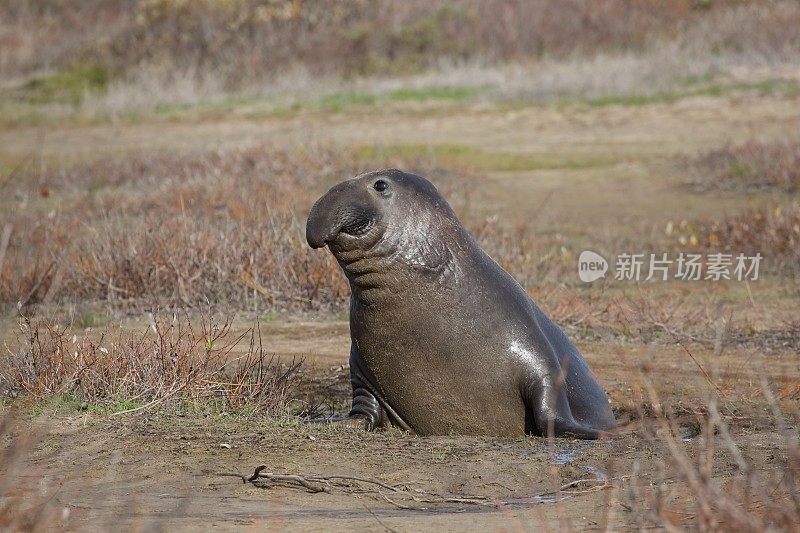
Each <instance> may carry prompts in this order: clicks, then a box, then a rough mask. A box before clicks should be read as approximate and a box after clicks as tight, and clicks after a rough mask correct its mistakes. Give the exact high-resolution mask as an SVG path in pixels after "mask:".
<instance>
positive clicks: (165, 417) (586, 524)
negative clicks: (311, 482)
mask: <svg viewBox="0 0 800 533" xmlns="http://www.w3.org/2000/svg"><path fill="white" fill-rule="evenodd" d="M262 334H263V336H264V341H265V343H266V345H267V346H269V347H271V348H272V349H273V350H274V351H275V353H277V354H279V355H282V356H284V357H288V356H291V355H294V354H296V353H297V352H305V353H307V354H308V364H307V367H306V374H305V376H304V378H303V386H302V389H303V390H304V391H305V394H306V395H307V398H309V399H311V400H312V401H314V400H316V401H321V400H333V401H334V402H336V403H338V404H342V403H346V401H347V398H348V393H349V391H348V385H347V368H346V356H345V354H346V347H347V342H348V340H347V330H346V323H343V322H321V323H319V324H315V323H313V322H306V323H279V322H276V323H272V324H270V325H269V326H268V327H265V328H263V329H262ZM315 346H316V347H319V348H315ZM580 348H581V349H582V350H583V352H584V353H585V355H586V358H587V360H588V361H589V363H590V364H591V365H592V367H593V368H594V369H595V371H596V372H597V374H598V375H599V376H601V377H602V381H603V384H604V385H605V387H606V389H607V390H608V391H609V394H610V397H611V399H612V402H613V404H614V407H615V409H616V411H617V414H618V416H619V418H620V419H623V420H624V419H627V418H630V417H632V416H633V417H636V416H637V415H636V414H635V413H633V412H632V411H633V410H634V408H633V406H634V405H636V404H637V401H636V398H637V393H640V392H641V391H642V390H644V388H645V385H646V383H648V382H651V383H653V385H654V387H655V389H656V390H657V392H658V394H659V396H660V397H661V399H662V401H663V402H664V404H665V405H666V404H671V405H672V406H673V408H674V410H675V412H677V413H678V418H677V420H678V430H677V431H678V439H679V440H678V442H679V443H680V445H681V446H683V448H684V449H685V450H686V451H687V453H689V455H690V456H693V457H695V456H698V455H701V454H702V452H703V451H704V450H706V445H707V441H706V440H704V437H703V435H702V434H701V432H700V428H699V425H698V422H697V420H698V419H697V417H696V416H695V413H697V414H699V413H702V412H704V411H705V410H706V406H707V398H709V397H710V394H711V390H712V385H710V384H709V383H708V382H707V381H706V378H705V377H704V375H703V373H702V372H701V370H700V369H699V367H698V364H699V365H701V366H702V367H703V368H704V369H705V370H706V371H707V372H709V374H712V375H715V376H717V378H716V380H715V381H714V382H715V383H717V384H718V386H719V387H720V392H721V396H720V400H719V401H720V403H721V405H722V406H723V412H726V413H728V414H727V415H726V421H727V422H728V423H729V424H730V425H731V431H732V434H733V436H734V439H735V441H736V442H737V444H738V445H739V446H740V447H741V449H742V450H743V453H744V454H745V455H746V456H747V457H748V458H749V459H750V460H753V461H754V464H756V465H757V468H758V469H759V472H760V475H762V476H764V477H766V478H767V479H771V480H773V482H776V480H779V478H780V475H781V473H782V470H781V468H782V465H783V464H784V461H785V454H784V452H783V451H782V450H783V449H782V444H781V437H780V436H779V435H777V434H776V430H775V428H774V421H773V420H772V419H771V418H770V416H769V415H768V413H767V412H766V409H765V405H764V402H763V399H762V400H759V399H758V390H759V385H758V383H757V379H756V374H755V373H754V371H753V368H755V365H758V364H763V365H765V368H766V370H767V372H768V377H769V380H770V382H771V383H772V384H773V387H775V389H776V393H777V394H779V395H781V394H784V395H785V397H784V401H785V402H788V403H789V404H791V403H793V402H794V403H796V402H797V401H798V398H800V396H798V395H800V391H798V390H796V385H797V383H798V378H800V371H799V370H798V365H797V359H796V358H797V354H796V352H795V351H794V350H787V351H779V352H774V353H772V354H770V355H769V356H763V355H762V354H760V353H759V351H758V350H754V349H751V350H747V349H730V350H726V351H725V352H724V353H723V354H721V355H714V354H713V353H712V351H711V350H708V349H704V348H703V347H702V346H691V351H692V354H693V355H694V358H695V359H696V361H695V360H693V359H691V358H690V357H689V356H688V355H687V354H686V353H685V352H684V351H683V350H682V349H680V348H678V347H643V346H636V345H628V346H625V345H608V344H597V343H582V344H581V346H580ZM792 387H794V388H792ZM725 410H727V411H725ZM25 427H26V428H27V429H25V430H23V431H25V432H27V431H30V430H31V429H33V431H34V432H35V433H37V434H38V435H39V438H38V440H37V443H36V444H35V445H34V446H33V448H32V449H31V450H30V452H29V455H28V456H27V458H26V460H25V461H24V463H22V464H20V465H18V466H19V467H20V469H19V470H18V471H17V475H16V476H15V490H19V491H22V492H27V493H29V494H36V493H37V492H39V491H41V492H43V493H45V494H47V497H48V498H49V499H50V502H51V505H52V507H53V509H55V510H57V511H59V512H64V511H63V509H68V514H69V516H68V518H67V519H66V520H64V523H65V525H66V526H68V527H70V528H74V529H90V530H107V529H109V528H111V527H115V526H117V525H119V526H121V527H124V528H126V529H127V528H130V527H134V528H140V529H150V528H155V529H168V530H189V529H197V528H201V527H212V528H214V529H224V530H229V529H241V528H252V529H254V530H261V529H263V528H265V527H266V528H268V529H270V530H273V529H274V530H298V529H300V530H303V531H332V530H334V531H344V530H364V531H380V530H393V531H416V530H420V529H437V530H444V531H463V530H465V529H476V528H478V529H483V530H493V531H494V530H504V531H509V530H511V531H515V530H531V529H534V530H536V529H541V528H542V527H545V526H546V527H550V528H553V529H560V528H563V527H566V526H568V527H572V528H574V529H579V530H584V529H605V528H606V527H607V526H608V527H611V528H614V529H617V528H627V527H633V526H635V525H637V524H639V525H652V524H650V522H648V519H647V518H646V517H643V515H642V511H643V509H644V508H646V507H647V506H648V504H647V503H645V499H646V498H647V495H648V494H650V493H652V491H653V487H652V486H651V483H653V484H655V483H656V482H661V483H663V487H666V490H667V492H668V495H667V501H668V502H671V503H672V504H674V505H676V506H677V508H680V509H684V510H685V509H686V508H687V507H688V509H689V511H691V496H689V492H688V491H687V487H686V486H685V484H684V483H683V482H681V481H680V479H679V476H677V475H676V472H675V470H674V468H675V467H674V466H672V465H671V463H670V462H669V457H670V452H669V451H668V449H667V446H666V444H665V441H664V439H663V438H662V437H663V436H664V435H665V434H666V433H665V432H664V429H663V428H660V429H659V428H657V427H656V428H653V427H650V428H649V429H648V428H647V427H645V426H643V427H639V428H638V429H632V430H631V432H630V433H628V434H625V435H622V436H618V437H614V438H612V439H609V440H604V441H598V442H586V441H573V440H569V439H558V440H557V441H555V442H554V443H548V442H547V440H546V439H540V438H520V439H518V440H511V441H508V440H497V439H483V438H473V437H417V436H413V435H409V434H405V433H402V432H399V431H388V432H376V433H366V432H362V431H359V430H356V429H349V428H337V427H329V426H323V425H317V424H312V425H299V426H298V425H297V424H296V423H295V422H290V421H287V422H284V423H280V422H265V421H264V420H263V419H247V418H242V417H235V416H230V417H226V416H221V415H220V416H199V415H192V414H188V415H187V414H183V415H180V414H176V413H173V414H169V413H162V414H148V413H145V414H139V415H136V414H133V415H123V416H121V417H107V416H102V415H93V414H89V413H82V412H76V411H72V412H70V411H64V410H63V409H62V408H58V407H52V406H51V407H48V408H46V409H45V410H44V414H42V415H40V416H39V417H38V418H35V419H32V420H30V421H29V422H27V423H25ZM720 448H722V446H720V447H719V448H717V449H716V450H715V452H714V457H715V463H714V468H713V475H714V477H715V479H717V481H718V482H720V483H725V482H726V481H727V480H728V479H731V478H732V477H734V476H735V473H736V464H735V462H734V460H733V458H732V456H731V455H730V454H729V453H728V452H727V451H726V450H724V449H720ZM259 464H265V465H267V467H268V471H270V472H274V473H285V474H299V475H304V476H310V475H323V476H336V475H341V476H356V477H360V478H366V479H373V480H378V481H381V482H383V483H385V484H388V485H391V486H395V487H398V490H397V492H393V491H391V490H387V489H381V488H377V489H376V488H375V486H371V485H364V484H363V483H356V482H353V483H352V484H351V485H349V486H347V487H334V488H333V489H332V490H331V492H330V493H311V492H309V491H307V490H305V489H303V488H302V487H299V486H297V485H296V484H293V483H278V482H267V483H263V484H262V485H261V486H253V485H251V484H243V483H242V481H241V480H240V479H238V478H235V477H226V476H221V475H219V474H220V473H225V472H229V473H231V472H233V473H236V472H238V473H242V474H248V475H249V474H250V473H251V472H252V471H253V469H254V467H255V466H256V465H259ZM634 472H638V476H639V477H640V478H642V479H645V480H647V482H646V483H645V484H644V488H642V489H641V490H642V493H641V494H639V495H638V496H635V495H633V493H632V490H633V489H632V479H631V476H632V475H633V473H634ZM572 482H578V483H576V484H575V485H573V486H571V487H568V488H566V489H564V490H559V488H560V487H563V486H565V485H568V484H570V483H572ZM448 499H449V501H445V500H448ZM682 505H683V507H682ZM675 517H676V518H675V519H676V520H677V522H678V523H680V522H681V521H682V520H686V519H687V518H688V517H686V516H684V517H681V516H680V515H677V514H676V515H675ZM640 522H641V523H640Z"/></svg>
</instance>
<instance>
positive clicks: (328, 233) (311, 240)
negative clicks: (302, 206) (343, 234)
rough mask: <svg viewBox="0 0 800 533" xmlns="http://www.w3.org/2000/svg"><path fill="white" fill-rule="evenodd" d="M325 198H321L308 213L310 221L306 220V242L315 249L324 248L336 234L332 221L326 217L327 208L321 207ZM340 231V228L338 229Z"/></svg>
mask: <svg viewBox="0 0 800 533" xmlns="http://www.w3.org/2000/svg"><path fill="white" fill-rule="evenodd" d="M323 199H324V197H323V198H320V200H319V201H317V203H316V204H314V207H312V208H311V211H310V212H309V213H308V221H307V222H306V242H307V243H308V245H309V246H310V247H312V248H314V249H316V248H322V247H323V246H325V245H327V244H328V242H329V241H330V240H331V238H333V237H334V236H335V235H336V234H335V233H334V228H331V225H332V224H331V221H329V220H328V218H329V217H326V216H325V215H326V213H325V210H324V209H322V208H321V207H320V202H321V201H322V200H323ZM337 231H338V230H337Z"/></svg>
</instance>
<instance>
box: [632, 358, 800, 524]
mask: <svg viewBox="0 0 800 533" xmlns="http://www.w3.org/2000/svg"><path fill="white" fill-rule="evenodd" d="M755 374H757V375H758V376H759V377H760V381H759V385H760V390H758V391H757V392H756V393H755V394H756V395H757V396H760V397H761V398H763V400H764V402H765V404H766V405H767V406H768V411H769V414H770V417H771V422H772V423H773V424H774V426H775V432H776V434H777V438H776V445H775V447H774V449H773V452H772V454H773V458H776V459H778V461H779V462H780V463H781V467H780V468H779V469H775V470H771V469H768V468H764V465H763V463H762V461H763V460H764V458H762V457H757V456H752V455H751V454H752V453H756V454H759V455H760V450H758V451H754V450H748V449H747V448H746V444H745V442H744V441H743V439H742V438H741V436H739V435H734V432H733V429H732V428H731V426H730V425H729V423H728V422H727V421H726V420H727V417H726V416H724V415H723V414H721V410H722V408H721V407H720V404H721V403H724V404H726V405H729V402H727V401H726V398H725V397H724V396H722V392H721V391H718V392H712V393H710V395H709V399H708V402H707V405H706V406H704V407H703V408H701V409H700V410H696V411H695V421H696V422H695V423H696V424H697V426H698V427H699V431H700V439H699V442H697V443H696V444H695V445H691V444H686V443H687V441H688V440H690V439H686V438H684V436H683V435H684V431H683V430H682V429H681V428H680V427H679V425H678V422H677V420H676V417H675V416H674V415H673V414H672V413H673V406H671V405H669V400H665V399H663V398H661V397H660V396H659V394H658V392H657V391H656V388H655V386H654V385H653V381H652V376H648V377H646V379H645V381H644V383H645V390H643V391H641V390H640V391H639V397H640V398H641V397H644V398H647V402H649V405H650V406H651V408H652V410H653V411H655V413H657V414H656V415H655V416H646V415H645V414H644V413H643V412H642V413H640V416H641V417H642V418H643V419H647V423H646V424H645V427H644V432H643V433H644V436H645V438H646V439H648V440H649V441H650V442H652V443H653V445H654V446H661V445H662V443H665V444H666V447H667V451H668V454H666V456H665V457H663V458H662V459H657V463H658V466H659V471H660V475H659V476H658V477H657V478H656V479H653V477H652V476H648V477H647V478H643V477H642V476H641V474H640V468H641V463H640V462H639V461H638V460H637V461H636V462H635V463H634V467H633V475H632V476H631V481H630V485H629V492H628V494H627V499H628V502H629V505H630V506H631V507H630V508H631V510H632V511H633V513H634V520H635V523H636V524H637V526H638V527H639V528H640V529H643V528H645V527H647V526H650V525H656V526H658V527H665V528H666V529H667V530H668V531H670V530H674V531H677V530H681V529H683V528H686V527H691V528H697V529H699V530H700V531H732V530H737V531H771V530H778V531H794V530H796V529H797V524H798V523H800V490H799V489H800V487H798V485H797V483H798V481H800V480H799V479H798V475H799V474H800V447H799V446H798V436H797V431H796V429H792V427H791V426H790V425H787V424H790V423H789V422H788V420H787V417H786V415H785V414H784V412H783V410H782V408H781V406H780V403H779V401H778V400H777V399H776V397H775V395H774V394H773V392H772V390H771V389H770V385H769V383H768V382H767V379H766V376H765V374H764V372H763V369H761V370H760V371H756V372H755ZM791 414H792V418H794V419H795V420H796V417H797V412H796V406H795V407H793V408H792V413H791ZM726 462H727V463H732V466H733V471H732V473H731V474H730V475H722V472H724V471H725V470H726V468H725V467H724V466H723V464H724V463H726Z"/></svg>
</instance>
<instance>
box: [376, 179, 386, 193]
mask: <svg viewBox="0 0 800 533" xmlns="http://www.w3.org/2000/svg"><path fill="white" fill-rule="evenodd" d="M372 188H373V189H375V190H376V191H378V192H383V191H385V190H386V189H388V188H389V184H388V183H386V182H385V181H383V180H378V181H376V182H375V183H373V184H372Z"/></svg>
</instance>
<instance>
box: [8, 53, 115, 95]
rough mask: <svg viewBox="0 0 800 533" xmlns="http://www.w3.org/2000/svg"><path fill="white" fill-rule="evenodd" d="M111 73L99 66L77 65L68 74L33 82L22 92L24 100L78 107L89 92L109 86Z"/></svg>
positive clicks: (68, 70) (59, 73) (65, 70)
mask: <svg viewBox="0 0 800 533" xmlns="http://www.w3.org/2000/svg"><path fill="white" fill-rule="evenodd" d="M108 80H109V73H108V71H107V70H106V69H105V68H103V67H101V66H99V65H95V64H89V63H73V64H72V65H70V66H69V67H67V68H66V69H64V70H60V71H58V72H56V73H54V74H50V75H48V76H40V77H37V78H33V79H31V80H29V81H28V82H27V83H26V84H25V85H23V86H22V87H21V88H20V89H18V91H19V94H20V95H21V96H22V99H23V100H26V101H28V102H30V103H34V104H44V103H50V102H59V103H67V104H73V105H77V104H80V103H81V101H83V98H84V95H85V94H86V93H87V92H99V91H103V90H105V89H106V87H107V86H108Z"/></svg>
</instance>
